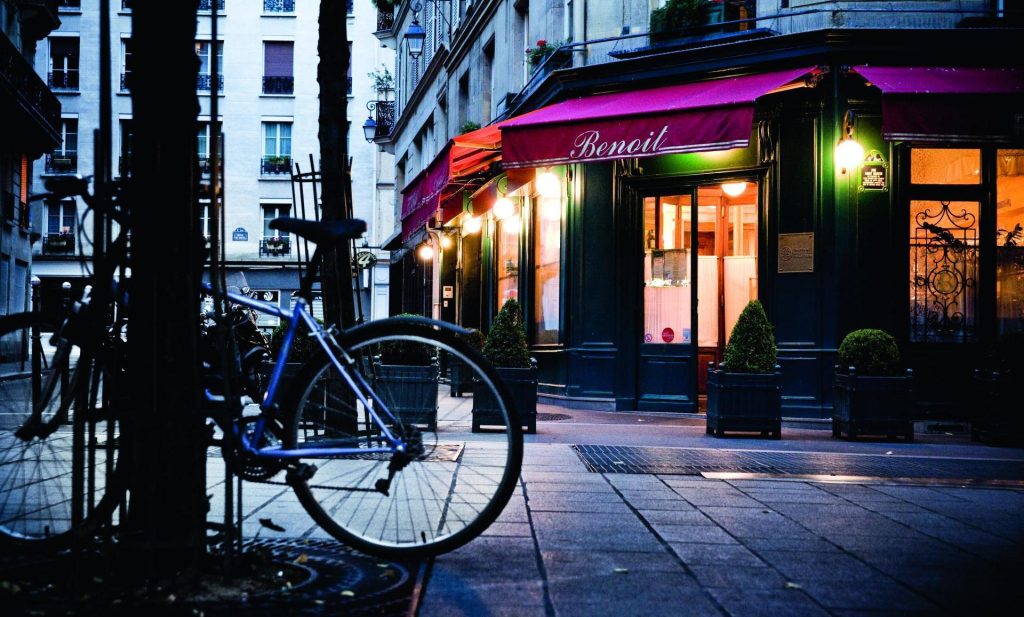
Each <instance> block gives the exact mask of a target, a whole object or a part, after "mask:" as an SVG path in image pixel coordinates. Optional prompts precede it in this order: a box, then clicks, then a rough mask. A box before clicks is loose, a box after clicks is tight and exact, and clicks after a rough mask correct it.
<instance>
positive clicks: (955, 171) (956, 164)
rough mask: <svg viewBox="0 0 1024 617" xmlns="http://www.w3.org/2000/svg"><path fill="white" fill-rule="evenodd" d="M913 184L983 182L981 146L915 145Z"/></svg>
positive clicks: (913, 151) (912, 166)
mask: <svg viewBox="0 0 1024 617" xmlns="http://www.w3.org/2000/svg"><path fill="white" fill-rule="evenodd" d="M910 182H911V183H913V184H980V183H981V150H977V149H947V148H941V149H940V148H914V149H913V150H911V151H910Z"/></svg>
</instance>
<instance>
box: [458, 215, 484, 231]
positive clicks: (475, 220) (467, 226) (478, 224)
mask: <svg viewBox="0 0 1024 617" xmlns="http://www.w3.org/2000/svg"><path fill="white" fill-rule="evenodd" d="M483 226H484V221H483V219H482V218H480V217H479V216H468V217H466V218H465V219H464V220H463V221H462V233H463V234H465V235H472V234H475V233H476V232H478V231H480V230H481V229H482V228H483Z"/></svg>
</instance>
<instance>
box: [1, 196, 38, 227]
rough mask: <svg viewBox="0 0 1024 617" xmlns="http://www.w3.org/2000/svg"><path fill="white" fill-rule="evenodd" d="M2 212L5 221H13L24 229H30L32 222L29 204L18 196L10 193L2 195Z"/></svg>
mask: <svg viewBox="0 0 1024 617" xmlns="http://www.w3.org/2000/svg"><path fill="white" fill-rule="evenodd" d="M0 210H2V211H3V218H4V220H5V221H11V222H12V223H14V224H16V225H17V226H18V227H20V228H22V229H28V227H29V224H30V222H31V221H30V218H29V209H28V204H26V203H25V202H23V201H21V200H20V199H18V196H17V195H15V194H14V193H11V192H8V191H4V192H3V193H0Z"/></svg>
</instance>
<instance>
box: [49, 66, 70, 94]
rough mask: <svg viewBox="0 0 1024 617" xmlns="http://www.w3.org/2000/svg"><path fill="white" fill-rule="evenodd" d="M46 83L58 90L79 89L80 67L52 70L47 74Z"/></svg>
mask: <svg viewBox="0 0 1024 617" xmlns="http://www.w3.org/2000/svg"><path fill="white" fill-rule="evenodd" d="M46 83H47V84H49V86H50V89H52V90H56V91H61V90H63V91H70V92H77V91H78V69H67V70H64V71H50V72H49V73H47V74H46Z"/></svg>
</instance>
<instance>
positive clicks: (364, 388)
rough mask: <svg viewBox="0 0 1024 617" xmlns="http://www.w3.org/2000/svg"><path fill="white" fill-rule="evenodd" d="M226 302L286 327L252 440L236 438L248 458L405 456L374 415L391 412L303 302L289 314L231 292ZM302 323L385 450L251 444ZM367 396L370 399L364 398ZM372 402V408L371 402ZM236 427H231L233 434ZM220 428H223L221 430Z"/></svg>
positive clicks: (258, 434) (263, 426) (271, 405)
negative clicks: (281, 321) (350, 366)
mask: <svg viewBox="0 0 1024 617" xmlns="http://www.w3.org/2000/svg"><path fill="white" fill-rule="evenodd" d="M203 289H204V290H205V291H207V292H211V291H212V288H211V287H210V285H209V284H207V283H204V284H203ZM227 299H228V300H229V301H231V302H234V303H235V304H241V305H242V306H246V307H249V308H251V309H254V310H256V311H257V312H260V313H264V314H267V315H274V316H276V317H279V318H281V319H284V320H285V321H286V322H287V323H288V329H287V330H286V331H285V335H284V341H283V342H282V344H281V351H280V353H279V354H278V358H277V362H276V363H275V364H274V371H273V373H271V376H270V384H269V385H268V386H267V391H266V394H264V395H263V400H262V401H261V402H260V415H259V417H258V418H257V419H256V423H255V424H256V426H255V430H254V433H253V435H252V437H249V436H248V435H246V433H245V432H244V431H239V432H238V434H237V438H238V439H239V441H240V443H241V444H242V447H243V448H244V449H245V451H246V452H247V453H248V454H250V455H251V456H255V457H257V458H269V459H297V458H331V457H341V456H347V455H351V454H369V453H395V452H405V450H406V443H405V441H404V440H402V439H401V438H399V437H397V436H395V435H394V434H393V433H392V432H391V431H390V430H388V428H387V426H386V425H385V423H384V422H383V420H382V419H381V415H380V414H378V413H377V410H378V409H380V410H381V411H382V412H383V413H384V414H385V416H386V417H390V418H392V419H394V416H392V414H391V412H390V411H388V409H387V406H386V405H385V404H384V403H383V402H382V401H381V400H380V397H378V396H377V394H376V393H375V392H374V391H373V389H372V388H370V386H369V384H368V383H366V380H365V379H363V376H362V375H361V374H359V372H358V371H355V372H353V371H350V370H349V369H348V366H346V363H347V364H351V363H352V362H353V360H352V359H351V358H350V357H349V356H348V354H347V353H346V352H345V350H344V349H343V348H341V347H340V346H338V345H336V343H335V344H334V345H333V346H332V343H334V341H333V337H331V335H330V332H329V331H327V330H324V329H323V328H322V327H321V326H320V324H318V323H317V322H316V320H315V319H314V318H313V316H312V315H311V314H310V313H309V309H308V307H307V304H306V300H305V299H304V298H302V297H299V298H298V300H297V302H296V303H295V307H294V308H293V309H292V310H291V311H287V310H284V309H282V308H281V307H279V306H276V305H273V304H269V303H267V302H263V301H260V300H256V299H254V298H250V297H248V296H245V295H242V294H236V293H233V292H230V291H229V292H228V293H227ZM300 323H304V324H306V327H307V328H309V331H310V332H311V333H312V336H314V337H316V340H317V342H318V343H319V344H320V347H321V348H322V349H323V350H324V353H326V354H327V358H328V359H329V360H330V362H331V364H333V365H334V367H335V368H336V369H337V370H338V373H339V374H341V376H342V377H343V378H344V380H345V382H346V383H347V385H348V387H349V389H350V390H351V391H352V392H353V393H354V394H355V395H356V397H357V398H358V400H359V402H360V403H362V405H363V408H364V409H365V410H366V412H367V413H368V414H369V416H370V417H371V418H372V420H373V422H374V424H375V425H376V426H377V428H379V429H380V431H381V434H382V437H383V438H384V440H385V441H386V442H387V443H388V444H389V445H388V446H387V447H376V448H350V447H349V448H346V447H341V446H335V447H332V446H326V447H319V448H291V449H286V448H280V447H265V448H257V447H256V446H254V445H253V444H254V443H259V442H260V440H261V438H262V437H263V431H264V430H266V417H265V414H267V413H269V412H270V411H271V410H273V409H274V404H275V402H276V398H277V392H278V386H279V385H280V383H281V377H282V376H283V375H284V368H285V364H286V363H287V361H288V354H289V352H290V351H291V347H292V342H293V341H294V340H295V333H296V332H297V331H298V328H299V324H300ZM333 347H337V348H338V349H339V350H341V352H342V353H343V354H344V357H345V360H346V362H345V363H343V362H342V361H341V360H339V359H338V357H337V355H336V354H335V352H334V348H333ZM364 392H365V393H368V394H369V399H368V398H367V396H366V394H364ZM371 400H372V402H373V404H372V405H371V404H370V402H371ZM236 427H237V424H235V425H234V427H232V428H233V430H235V429H236ZM222 428H223V427H222Z"/></svg>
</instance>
